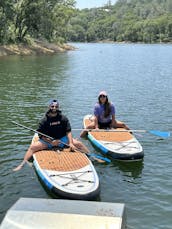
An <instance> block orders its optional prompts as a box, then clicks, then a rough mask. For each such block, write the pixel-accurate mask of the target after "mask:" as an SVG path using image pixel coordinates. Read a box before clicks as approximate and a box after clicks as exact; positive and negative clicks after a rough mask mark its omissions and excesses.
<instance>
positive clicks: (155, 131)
mask: <svg viewBox="0 0 172 229" xmlns="http://www.w3.org/2000/svg"><path fill="white" fill-rule="evenodd" d="M149 132H150V133H151V134H154V135H157V136H159V137H162V138H168V137H170V132H163V131H159V130H150V131H149Z"/></svg>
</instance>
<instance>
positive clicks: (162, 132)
mask: <svg viewBox="0 0 172 229" xmlns="http://www.w3.org/2000/svg"><path fill="white" fill-rule="evenodd" d="M73 130H86V131H91V132H139V133H150V134H154V135H157V136H159V137H162V138H168V137H170V132H165V131H159V130H116V129H107V130H106V129H73Z"/></svg>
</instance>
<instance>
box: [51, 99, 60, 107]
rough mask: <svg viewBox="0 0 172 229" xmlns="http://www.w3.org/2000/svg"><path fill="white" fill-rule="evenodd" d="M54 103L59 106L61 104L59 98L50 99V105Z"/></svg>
mask: <svg viewBox="0 0 172 229" xmlns="http://www.w3.org/2000/svg"><path fill="white" fill-rule="evenodd" d="M54 103H55V104H56V105H57V106H59V102H58V100H57V99H51V100H50V101H49V106H51V105H54Z"/></svg>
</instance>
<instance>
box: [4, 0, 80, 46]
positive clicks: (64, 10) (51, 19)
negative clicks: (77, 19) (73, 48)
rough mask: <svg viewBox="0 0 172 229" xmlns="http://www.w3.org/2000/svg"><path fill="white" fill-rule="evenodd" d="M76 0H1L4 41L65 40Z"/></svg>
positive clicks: (5, 42)
mask: <svg viewBox="0 0 172 229" xmlns="http://www.w3.org/2000/svg"><path fill="white" fill-rule="evenodd" d="M75 3H76V2H75V1H74V0H34V1H33V0H1V1H0V43H1V44H8V43H18V42H19V43H20V42H26V41H27V39H29V38H30V37H32V38H41V39H46V40H48V41H50V42H52V41H62V42H63V41H65V39H66V32H67V24H68V21H69V19H70V17H71V16H72V15H73V12H74V7H75Z"/></svg>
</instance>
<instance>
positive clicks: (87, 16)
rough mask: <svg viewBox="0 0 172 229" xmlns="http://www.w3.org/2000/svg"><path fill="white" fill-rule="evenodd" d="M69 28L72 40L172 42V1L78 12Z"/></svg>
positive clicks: (133, 1)
mask: <svg viewBox="0 0 172 229" xmlns="http://www.w3.org/2000/svg"><path fill="white" fill-rule="evenodd" d="M69 27H70V30H69V31H68V40H69V41H76V40H77V41H85V42H86V41H87V42H91V41H101V40H111V41H118V42H122V41H126V42H145V43H154V42H172V1H171V0H118V1H117V3H116V4H115V5H112V4H111V2H110V1H108V2H107V4H106V5H105V6H103V7H100V8H93V9H83V10H78V11H77V13H76V15H75V16H74V17H73V18H71V20H70V25H69ZM78 28H79V30H78ZM81 31H82V36H80V34H81ZM84 38H85V39H84Z"/></svg>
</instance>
